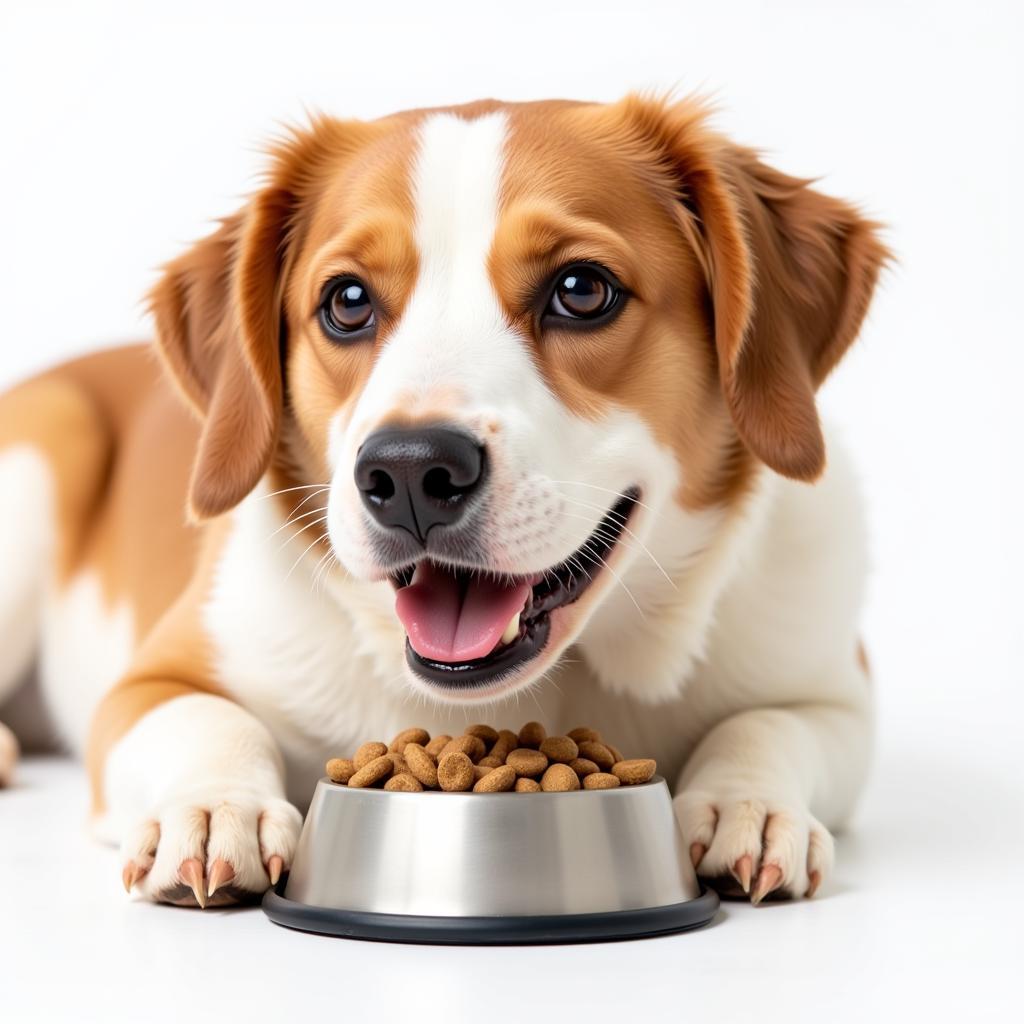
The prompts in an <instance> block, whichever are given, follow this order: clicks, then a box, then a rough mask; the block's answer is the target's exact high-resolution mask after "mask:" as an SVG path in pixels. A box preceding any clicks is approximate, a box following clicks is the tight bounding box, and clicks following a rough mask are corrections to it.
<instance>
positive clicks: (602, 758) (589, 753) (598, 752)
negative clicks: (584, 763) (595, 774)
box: [580, 740, 615, 772]
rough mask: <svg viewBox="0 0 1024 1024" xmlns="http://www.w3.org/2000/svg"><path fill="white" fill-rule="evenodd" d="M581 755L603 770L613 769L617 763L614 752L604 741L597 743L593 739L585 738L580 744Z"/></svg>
mask: <svg viewBox="0 0 1024 1024" xmlns="http://www.w3.org/2000/svg"><path fill="white" fill-rule="evenodd" d="M580 757H585V758H586V759H587V760H588V761H593V762H594V764H596V765H597V767H598V768H600V769H601V771H603V772H607V771H611V767H612V765H613V764H615V758H614V757H613V756H612V752H611V751H610V750H609V749H608V748H607V747H606V746H605V745H604V744H603V743H595V742H594V741H593V740H584V741H583V742H582V743H581V744H580Z"/></svg>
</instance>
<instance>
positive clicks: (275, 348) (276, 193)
mask: <svg viewBox="0 0 1024 1024" xmlns="http://www.w3.org/2000/svg"><path fill="white" fill-rule="evenodd" d="M291 209H292V203H291V200H290V197H289V196H288V195H287V193H285V192H284V191H283V190H280V189H274V188H270V189H266V190H265V191H263V192H260V193H259V194H258V195H257V196H256V197H255V198H254V199H253V200H252V201H251V202H250V204H249V206H248V207H247V208H246V209H244V210H243V211H241V212H240V213H238V214H235V215H234V216H233V217H230V218H229V219H227V220H226V221H224V222H223V223H222V225H221V227H220V228H219V229H218V230H217V231H216V232H214V234H212V235H211V236H209V237H208V238H206V239H204V240H203V241H201V242H199V243H197V244H196V245H195V246H193V248H192V249H190V250H189V251H188V252H186V253H185V254H184V255H182V256H180V257H178V259H176V260H174V261H173V262H172V263H170V264H169V265H168V266H167V267H166V268H165V271H164V276H163V278H162V279H161V280H160V282H159V283H158V284H157V286H156V287H155V288H154V289H153V291H152V292H151V293H150V304H151V308H152V311H153V314H154V316H155V319H156V339H157V346H158V349H159V351H160V353H161V355H162V356H163V359H164V363H165V365H166V366H167V368H168V369H169V370H170V372H171V374H172V376H173V377H174V378H175V380H176V381H177V383H178V385H179V387H180V389H181V390H182V392H183V393H184V395H185V398H186V399H187V400H188V401H189V403H190V404H191V405H192V406H193V408H194V409H195V410H196V411H197V412H198V413H199V414H200V416H201V417H202V419H203V429H202V434H201V436H200V441H199V449H198V452H197V454H196V459H195V463H194V464H193V468H192V480H191V483H190V486H189V498H188V500H189V509H190V511H191V513H192V515H193V516H195V517H197V518H206V517H208V516H214V515H218V514H220V513H222V512H225V511H227V510H228V509H230V508H232V507H233V506H234V505H236V504H237V503H238V502H239V501H240V500H241V499H242V498H243V497H245V495H246V494H248V493H249V491H251V490H252V488H253V487H254V486H255V485H256V483H257V482H258V481H259V479H260V477H261V476H262V475H263V473H264V472H265V471H266V468H267V465H268V463H269V461H270V458H271V455H272V454H273V451H274V447H275V444H276V442H277V432H278V426H279V421H280V414H281V395H282V385H281V364H280V350H281V342H282V338H281V331H282V316H281V307H280V263H281V256H282V243H283V239H284V237H285V233H286V231H287V228H288V219H289V217H290V215H291Z"/></svg>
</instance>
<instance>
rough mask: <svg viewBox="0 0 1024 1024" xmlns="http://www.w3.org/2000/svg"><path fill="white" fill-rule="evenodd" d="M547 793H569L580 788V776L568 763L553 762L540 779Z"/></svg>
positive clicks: (541, 785)
mask: <svg viewBox="0 0 1024 1024" xmlns="http://www.w3.org/2000/svg"><path fill="white" fill-rule="evenodd" d="M540 788H541V789H543V790H544V792H545V793H568V792H570V791H571V790H574V789H579V788H580V777H579V776H578V775H577V774H576V773H575V772H574V771H573V770H572V769H571V768H570V767H569V766H568V765H567V764H553V765H552V766H551V767H550V768H549V769H548V770H547V771H546V772H545V773H544V776H543V778H542V779H541V780H540Z"/></svg>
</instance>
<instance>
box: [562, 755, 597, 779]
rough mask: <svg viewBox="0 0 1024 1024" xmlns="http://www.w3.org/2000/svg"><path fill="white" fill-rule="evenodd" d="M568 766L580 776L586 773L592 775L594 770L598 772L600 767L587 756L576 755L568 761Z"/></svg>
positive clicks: (583, 776)
mask: <svg viewBox="0 0 1024 1024" xmlns="http://www.w3.org/2000/svg"><path fill="white" fill-rule="evenodd" d="M569 767H570V768H571V769H572V770H573V771H574V772H575V773H576V774H577V775H578V776H579V777H580V778H581V779H583V778H586V777H587V776H588V775H593V774H594V772H599V771H600V770H601V769H600V768H598V767H597V765H596V764H594V762H593V761H591V760H590V759H589V758H586V757H576V758H573V760H571V761H570V762H569Z"/></svg>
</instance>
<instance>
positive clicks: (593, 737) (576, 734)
mask: <svg viewBox="0 0 1024 1024" xmlns="http://www.w3.org/2000/svg"><path fill="white" fill-rule="evenodd" d="M565 735H566V736H568V737H569V739H571V740H575V741H576V742H577V743H604V740H602V739H601V734H600V733H599V732H598V731H597V730H596V729H589V728H588V727H587V726H585V725H578V726H576V728H575V729H570V730H569V731H568V732H567V733H566V734H565Z"/></svg>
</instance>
